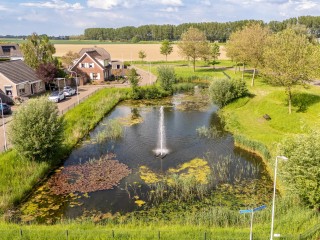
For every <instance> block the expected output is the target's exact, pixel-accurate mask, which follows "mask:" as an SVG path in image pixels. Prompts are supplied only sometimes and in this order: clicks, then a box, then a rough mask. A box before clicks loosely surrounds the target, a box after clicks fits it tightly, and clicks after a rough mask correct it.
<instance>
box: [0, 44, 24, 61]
mask: <svg viewBox="0 0 320 240" xmlns="http://www.w3.org/2000/svg"><path fill="white" fill-rule="evenodd" d="M0 59H4V60H19V59H20V60H23V54H22V52H21V51H20V47H19V45H18V44H16V43H1V44H0Z"/></svg>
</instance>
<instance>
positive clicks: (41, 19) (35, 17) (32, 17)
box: [17, 14, 48, 23]
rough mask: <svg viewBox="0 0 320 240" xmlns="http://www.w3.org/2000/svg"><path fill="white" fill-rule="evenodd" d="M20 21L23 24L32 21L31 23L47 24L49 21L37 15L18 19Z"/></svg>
mask: <svg viewBox="0 0 320 240" xmlns="http://www.w3.org/2000/svg"><path fill="white" fill-rule="evenodd" d="M17 19H18V21H20V22H23V21H30V22H42V23H43V22H47V21H48V19H47V18H46V17H44V16H41V17H39V15H37V14H29V15H25V16H23V17H18V18H17Z"/></svg>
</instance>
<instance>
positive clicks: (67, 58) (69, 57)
mask: <svg viewBox="0 0 320 240" xmlns="http://www.w3.org/2000/svg"><path fill="white" fill-rule="evenodd" d="M79 57H80V55H79V53H76V52H72V51H68V52H67V53H66V54H65V55H63V56H62V57H61V61H62V64H63V65H64V66H65V67H66V68H69V67H71V66H72V65H73V61H74V60H76V59H78V58H79Z"/></svg>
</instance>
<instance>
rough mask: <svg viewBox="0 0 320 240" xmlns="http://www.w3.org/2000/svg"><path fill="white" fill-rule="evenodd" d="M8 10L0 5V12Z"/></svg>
mask: <svg viewBox="0 0 320 240" xmlns="http://www.w3.org/2000/svg"><path fill="white" fill-rule="evenodd" d="M8 10H9V9H8V8H6V7H5V6H2V5H0V11H8Z"/></svg>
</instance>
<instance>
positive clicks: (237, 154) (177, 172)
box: [21, 94, 270, 222]
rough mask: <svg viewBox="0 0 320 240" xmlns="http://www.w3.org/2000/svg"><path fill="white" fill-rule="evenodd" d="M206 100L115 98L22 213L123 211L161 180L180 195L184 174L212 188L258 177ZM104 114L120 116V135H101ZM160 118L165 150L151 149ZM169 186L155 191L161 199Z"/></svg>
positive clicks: (55, 215)
mask: <svg viewBox="0 0 320 240" xmlns="http://www.w3.org/2000/svg"><path fill="white" fill-rule="evenodd" d="M208 102H209V101H208V98H207V97H206V96H205V95H203V94H198V95H197V94H195V95H192V96H191V95H176V96H174V97H172V98H168V99H165V100H161V101H136V102H124V103H121V104H120V105H118V106H117V107H116V108H115V109H114V110H113V111H112V112H111V113H110V114H109V115H108V116H106V117H105V118H104V119H103V120H102V121H101V122H100V123H99V125H98V126H97V127H96V128H95V129H94V130H93V131H92V132H91V133H90V135H89V136H88V137H87V138H86V139H84V140H83V142H82V143H81V144H80V145H79V146H78V147H77V148H76V149H74V150H73V152H72V153H71V155H70V156H69V157H68V159H66V161H65V162H64V165H63V167H61V168H60V169H58V170H56V172H55V174H53V176H52V177H51V179H49V181H48V183H46V184H45V185H44V186H41V187H40V188H39V189H38V190H36V192H35V193H34V195H33V196H32V197H31V198H30V200H29V201H28V202H26V203H25V204H24V205H23V206H22V207H21V219H22V221H25V222H28V221H33V220H38V221H40V222H41V221H44V222H52V221H54V220H56V219H59V218H73V219H74V218H78V217H81V216H83V215H90V213H92V212H101V213H108V214H114V213H116V212H120V213H122V214H124V213H127V212H131V211H135V210H139V209H141V208H142V207H143V206H144V207H145V206H147V205H148V204H149V206H151V202H153V203H154V202H157V199H156V198H155V197H154V196H153V197H152V196H151V195H150V192H151V193H155V192H159V191H158V188H159V187H163V186H164V185H166V184H167V185H169V186H171V187H172V186H175V187H177V186H178V185H179V184H180V185H179V186H180V188H179V193H178V194H179V195H182V194H183V191H190V192H191V190H190V189H191V188H190V189H189V190H188V189H187V190H185V189H186V185H187V182H188V184H189V183H190V182H192V181H193V184H196V185H206V186H207V187H206V188H210V189H215V188H216V187H217V186H218V184H219V183H224V184H225V183H228V184H235V183H236V184H238V183H239V182H240V181H246V180H248V179H258V180H259V179H262V177H263V176H264V175H265V173H264V166H263V165H262V164H261V160H260V159H259V158H257V156H255V155H253V154H249V153H247V152H244V151H241V150H240V149H238V148H235V146H234V140H233V137H232V135H231V134H230V133H228V132H225V131H224V129H223V124H222V122H221V121H220V118H219V116H218V115H217V110H218V109H217V107H216V106H213V105H211V104H209V103H208ZM161 106H163V107H161ZM161 109H162V110H163V112H162V113H161V111H162V110H161ZM161 114H162V117H161ZM111 119H118V121H120V122H122V124H124V131H123V134H122V135H123V136H122V137H121V138H116V139H113V140H110V139H104V138H100V137H99V136H100V135H101V133H103V132H104V131H105V129H106V126H107V125H108V122H110V120H111ZM161 126H163V128H162V144H163V145H164V148H165V149H167V153H166V155H162V156H157V155H159V154H156V149H157V148H159V146H160V145H161V144H160V141H161V136H160V133H161V131H160V130H161ZM159 144H160V145H159ZM101 157H102V158H101ZM99 159H100V160H99ZM106 159H108V160H106ZM115 169H116V170H115ZM67 170H68V171H69V172H68V173H67V174H66V171H67ZM209 175H210V176H214V177H208V176H209ZM182 176H183V178H182ZM190 176H191V177H190ZM173 179H174V180H173ZM183 179H187V180H188V181H184V180H183ZM106 181H107V182H106ZM173 182H174V183H173ZM178 182H179V184H177V183H178ZM168 189H169V188H168V187H166V188H165V190H163V191H162V193H161V194H159V196H160V195H161V196H162V198H161V201H165V197H164V196H163V194H165V193H166V192H168V191H169V190H168ZM194 189H198V188H197V187H195V188H194ZM201 191H202V190H201ZM177 192H178V190H177V191H176V193H177ZM193 192H194V191H193ZM268 192H270V191H269V190H268ZM206 193H207V192H201V194H200V195H202V194H206ZM168 199H169V198H168ZM197 199H201V197H197ZM249 199H250V196H249ZM251 199H252V198H251ZM248 201H249V200H248Z"/></svg>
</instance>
